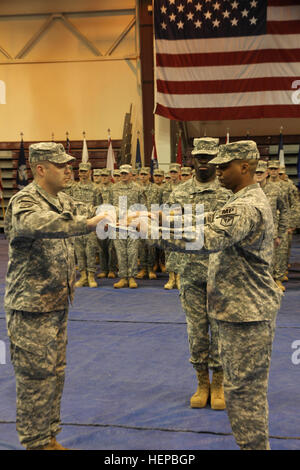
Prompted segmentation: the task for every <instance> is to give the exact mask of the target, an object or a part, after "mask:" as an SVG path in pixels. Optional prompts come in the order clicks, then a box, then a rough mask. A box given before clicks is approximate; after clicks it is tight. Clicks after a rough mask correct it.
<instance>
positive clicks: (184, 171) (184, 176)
mask: <svg viewBox="0 0 300 470" xmlns="http://www.w3.org/2000/svg"><path fill="white" fill-rule="evenodd" d="M192 176H193V175H192V168H191V167H189V166H184V167H182V168H181V180H182V181H183V182H185V181H188V180H189V179H191V178H192Z"/></svg>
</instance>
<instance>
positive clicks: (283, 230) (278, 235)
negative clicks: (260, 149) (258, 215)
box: [254, 160, 289, 291]
mask: <svg viewBox="0 0 300 470" xmlns="http://www.w3.org/2000/svg"><path fill="white" fill-rule="evenodd" d="M271 165H272V164H271ZM267 176H268V164H267V162H264V161H262V160H259V162H258V164H257V167H256V172H255V178H254V179H255V181H256V182H257V183H259V184H260V187H261V189H262V190H263V192H264V193H265V195H266V196H267V198H268V201H269V203H270V206H271V209H272V214H273V222H274V258H273V277H274V280H275V282H276V284H277V285H278V287H279V288H280V289H281V290H282V291H285V287H284V285H283V284H282V282H281V280H282V279H283V277H284V275H285V272H282V263H281V259H280V256H279V246H280V244H281V242H282V240H284V239H285V237H286V236H287V231H288V228H289V209H288V202H287V198H286V195H285V194H284V191H283V190H282V189H281V187H280V186H279V185H278V184H267Z"/></svg>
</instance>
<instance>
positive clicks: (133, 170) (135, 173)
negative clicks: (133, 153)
mask: <svg viewBox="0 0 300 470" xmlns="http://www.w3.org/2000/svg"><path fill="white" fill-rule="evenodd" d="M131 173H132V174H133V175H138V174H139V170H138V169H137V168H133V169H132V171H131Z"/></svg>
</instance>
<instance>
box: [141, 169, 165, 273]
mask: <svg viewBox="0 0 300 470" xmlns="http://www.w3.org/2000/svg"><path fill="white" fill-rule="evenodd" d="M150 177H151V173H150V168H149V167H142V168H141V169H140V182H141V187H142V188H143V191H144V194H145V197H146V204H147V209H148V210H149V211H151V205H152V204H157V205H158V206H160V202H161V201H160V198H161V193H160V191H159V189H158V188H157V187H156V185H154V184H153V183H151V182H150ZM139 245H140V246H139V259H140V268H141V269H140V271H139V273H138V274H137V276H136V277H137V279H143V278H145V277H149V279H156V274H155V272H154V271H153V268H154V264H155V248H154V247H150V246H149V245H147V243H146V240H140V244H139Z"/></svg>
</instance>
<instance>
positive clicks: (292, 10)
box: [154, 0, 300, 121]
mask: <svg viewBox="0 0 300 470" xmlns="http://www.w3.org/2000/svg"><path fill="white" fill-rule="evenodd" d="M299 22H300V5H299V1H298V0H249V1H245V0H239V1H225V0H224V1H209V0H206V1H205V2H204V1H199V0H188V1H185V2H184V1H181V2H179V1H178V2H177V1H176V2H175V0H169V1H166V0H154V26H155V51H156V57H155V67H156V71H155V72H156V106H155V112H156V114H159V115H161V116H164V117H166V118H168V119H174V120H177V121H202V120H203V121H215V120H227V119H259V118H280V117H281V118H288V117H294V118H296V117H300V106H295V104H293V102H292V100H291V90H292V84H293V82H294V80H295V77H297V76H299V62H300V42H299Z"/></svg>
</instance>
